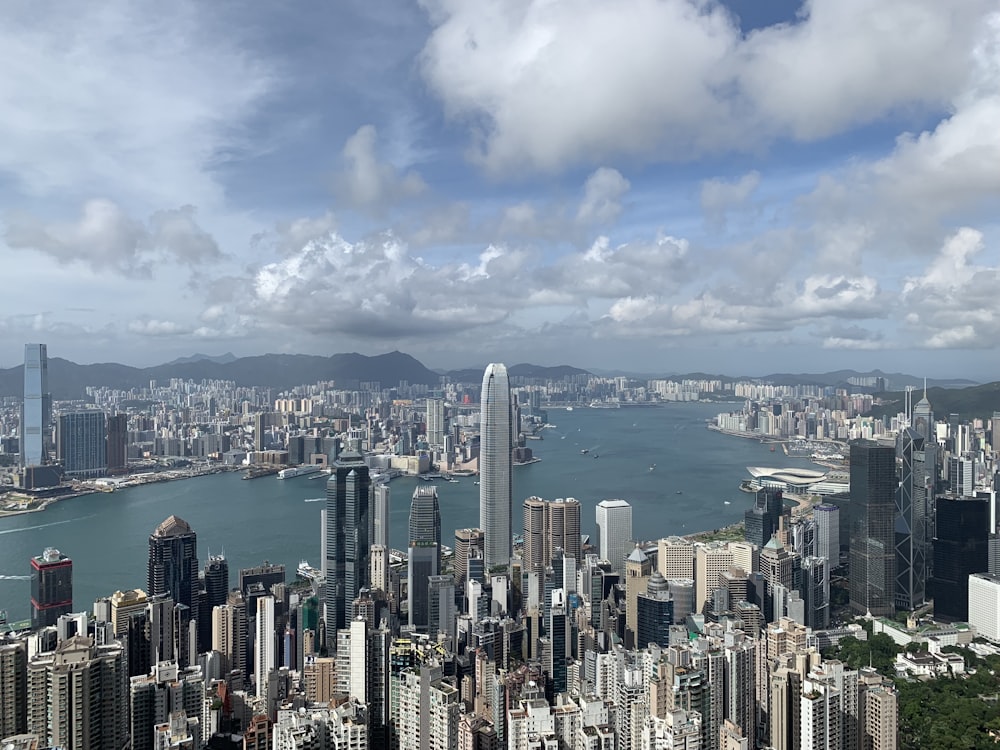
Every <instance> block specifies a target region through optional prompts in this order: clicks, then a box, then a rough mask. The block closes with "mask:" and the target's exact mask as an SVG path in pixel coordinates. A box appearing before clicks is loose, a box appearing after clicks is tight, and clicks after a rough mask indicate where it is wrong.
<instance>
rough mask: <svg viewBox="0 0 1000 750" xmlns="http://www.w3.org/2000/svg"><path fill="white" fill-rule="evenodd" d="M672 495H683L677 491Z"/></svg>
mask: <svg viewBox="0 0 1000 750" xmlns="http://www.w3.org/2000/svg"><path fill="white" fill-rule="evenodd" d="M674 494H675V495H683V494H684V493H683V492H681V491H680V490H677V492H675V493H674Z"/></svg>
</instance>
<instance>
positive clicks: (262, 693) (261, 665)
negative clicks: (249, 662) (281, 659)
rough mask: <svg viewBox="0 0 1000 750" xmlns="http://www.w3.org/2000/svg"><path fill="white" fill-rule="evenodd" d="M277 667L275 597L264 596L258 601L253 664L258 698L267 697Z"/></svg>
mask: <svg viewBox="0 0 1000 750" xmlns="http://www.w3.org/2000/svg"><path fill="white" fill-rule="evenodd" d="M277 665H278V661H277V654H276V653H275V645H274V597H273V596H262V597H260V598H259V599H258V600H257V617H256V633H255V637H254V662H253V673H254V685H255V687H256V695H257V697H258V698H266V697H267V678H268V675H269V674H270V673H271V670H273V669H274V668H275V667H277Z"/></svg>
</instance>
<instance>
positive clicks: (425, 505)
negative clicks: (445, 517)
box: [408, 486, 441, 568]
mask: <svg viewBox="0 0 1000 750" xmlns="http://www.w3.org/2000/svg"><path fill="white" fill-rule="evenodd" d="M408 541H409V543H410V544H413V543H414V542H434V543H435V544H436V545H437V546H438V551H439V553H440V550H441V507H440V505H439V504H438V491H437V487H433V486H430V487H417V488H416V489H415V490H414V491H413V498H412V500H411V501H410V538H409V540H408ZM440 563H441V560H440V558H439V559H438V567H439V568H440V567H441V565H440Z"/></svg>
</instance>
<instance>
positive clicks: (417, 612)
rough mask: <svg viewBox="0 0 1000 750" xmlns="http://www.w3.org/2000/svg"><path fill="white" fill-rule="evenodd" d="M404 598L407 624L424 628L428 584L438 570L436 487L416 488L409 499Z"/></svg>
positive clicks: (439, 550)
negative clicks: (405, 592)
mask: <svg viewBox="0 0 1000 750" xmlns="http://www.w3.org/2000/svg"><path fill="white" fill-rule="evenodd" d="M408 557H409V559H408V566H407V600H408V603H409V611H410V625H412V626H413V627H415V628H417V629H418V630H420V631H422V632H423V631H426V630H427V628H428V626H429V625H430V600H429V590H428V584H429V582H430V578H431V576H436V575H438V574H440V572H441V509H440V506H439V505H438V493H437V487H417V488H416V489H415V490H414V491H413V499H412V500H411V501H410V539H409V551H408Z"/></svg>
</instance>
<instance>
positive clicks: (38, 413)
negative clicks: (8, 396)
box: [21, 344, 52, 466]
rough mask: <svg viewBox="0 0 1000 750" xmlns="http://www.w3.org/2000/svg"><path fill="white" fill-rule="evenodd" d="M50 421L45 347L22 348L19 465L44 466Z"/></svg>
mask: <svg viewBox="0 0 1000 750" xmlns="http://www.w3.org/2000/svg"><path fill="white" fill-rule="evenodd" d="M51 421H52V396H51V395H50V394H49V356H48V351H47V349H46V347H45V344H25V345H24V403H23V405H22V407H21V465H22V466H41V465H43V464H46V463H48V457H49V456H48V445H47V443H48V441H47V439H46V432H47V431H48V429H49V424H50V423H51Z"/></svg>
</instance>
